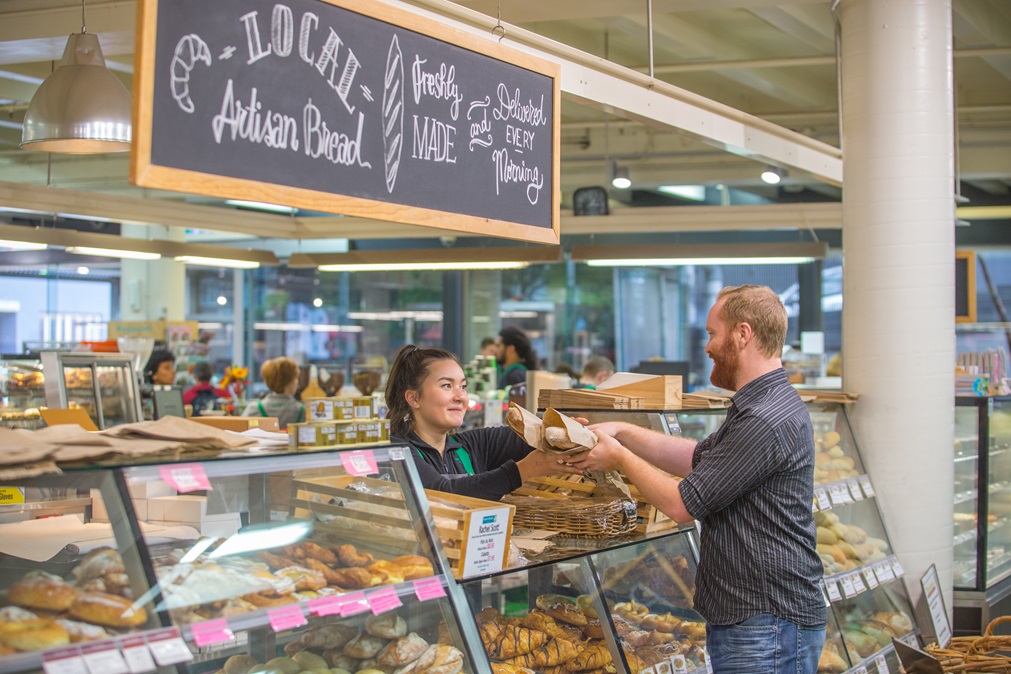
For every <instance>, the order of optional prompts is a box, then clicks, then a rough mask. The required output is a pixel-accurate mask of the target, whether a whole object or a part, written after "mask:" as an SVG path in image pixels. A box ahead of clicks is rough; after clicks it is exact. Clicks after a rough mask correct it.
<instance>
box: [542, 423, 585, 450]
mask: <svg viewBox="0 0 1011 674" xmlns="http://www.w3.org/2000/svg"><path fill="white" fill-rule="evenodd" d="M544 439H545V440H547V441H548V444H549V445H551V446H552V447H555V448H557V449H574V448H576V447H579V446H580V445H579V444H577V443H575V442H573V441H572V440H570V439H569V432H568V431H567V430H565V429H564V428H559V427H557V426H551V427H549V428H545V429H544Z"/></svg>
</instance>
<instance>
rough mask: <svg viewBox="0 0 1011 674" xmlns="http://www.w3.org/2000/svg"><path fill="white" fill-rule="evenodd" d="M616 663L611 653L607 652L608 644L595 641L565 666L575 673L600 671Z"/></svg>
mask: <svg viewBox="0 0 1011 674" xmlns="http://www.w3.org/2000/svg"><path fill="white" fill-rule="evenodd" d="M612 662H614V659H613V658H612V657H611V651H609V650H607V644H605V643H604V642H603V641H594V642H590V644H589V645H588V646H587V647H586V648H584V649H583V650H582V651H580V652H579V654H578V655H576V657H574V658H573V659H572V660H569V661H568V662H567V663H565V666H566V667H567V668H568V669H570V670H573V671H579V670H584V669H599V668H601V667H606V666H607V665H609V664H611V663H612Z"/></svg>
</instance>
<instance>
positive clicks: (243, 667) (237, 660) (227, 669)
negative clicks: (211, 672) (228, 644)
mask: <svg viewBox="0 0 1011 674" xmlns="http://www.w3.org/2000/svg"><path fill="white" fill-rule="evenodd" d="M259 666H260V662H259V661H258V660H257V659H256V658H254V657H253V656H251V655H246V654H242V655H233V656H232V657H230V658H228V659H227V660H225V666H224V668H223V670H222V671H224V674H247V673H248V672H249V671H250V670H252V669H255V668H257V667H259Z"/></svg>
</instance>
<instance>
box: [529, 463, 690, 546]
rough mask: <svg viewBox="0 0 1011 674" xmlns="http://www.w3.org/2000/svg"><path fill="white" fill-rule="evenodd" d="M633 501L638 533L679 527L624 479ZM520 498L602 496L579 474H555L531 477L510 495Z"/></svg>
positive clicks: (650, 532)
mask: <svg viewBox="0 0 1011 674" xmlns="http://www.w3.org/2000/svg"><path fill="white" fill-rule="evenodd" d="M625 484H627V485H628V489H629V492H631V494H632V498H633V499H635V508H636V514H637V517H638V521H639V522H638V525H637V526H636V528H635V532H636V533H638V534H653V533H659V532H663V531H671V530H673V529H677V528H678V527H679V526H680V525H679V524H678V523H677V522H675V521H674V520H672V519H671V518H669V517H667V516H666V515H664V514H663V513H662V512H660V511H659V510H657V509H656V508H655V507H654V506H652V505H650V504H649V503H647V502H646V500H645V499H644V498H643V496H642V494H641V493H640V492H639V490H638V489H636V487H635V485H634V484H632V483H630V482H629V481H628V480H627V479H626V480H625ZM512 493H514V494H519V495H521V496H539V497H541V498H552V499H567V498H571V497H572V496H587V497H589V496H603V495H604V494H603V493H602V492H601V491H600V490H599V487H598V486H597V484H596V483H594V482H591V481H590V480H587V479H586V478H584V477H583V476H582V475H569V474H568V473H556V474H555V475H548V476H544V477H534V478H531V479H529V480H527V481H526V482H524V483H523V486H522V487H520V488H519V489H517V490H516V491H514V492H512Z"/></svg>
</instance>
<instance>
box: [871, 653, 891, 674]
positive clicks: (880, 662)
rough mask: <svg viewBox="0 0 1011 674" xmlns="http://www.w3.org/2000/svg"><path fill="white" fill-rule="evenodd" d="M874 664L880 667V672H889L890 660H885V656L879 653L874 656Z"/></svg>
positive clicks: (882, 673)
mask: <svg viewBox="0 0 1011 674" xmlns="http://www.w3.org/2000/svg"><path fill="white" fill-rule="evenodd" d="M874 666H875V667H877V668H878V674H888V662H887V661H886V660H885V656H883V655H879V656H878V657H876V658H874Z"/></svg>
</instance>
